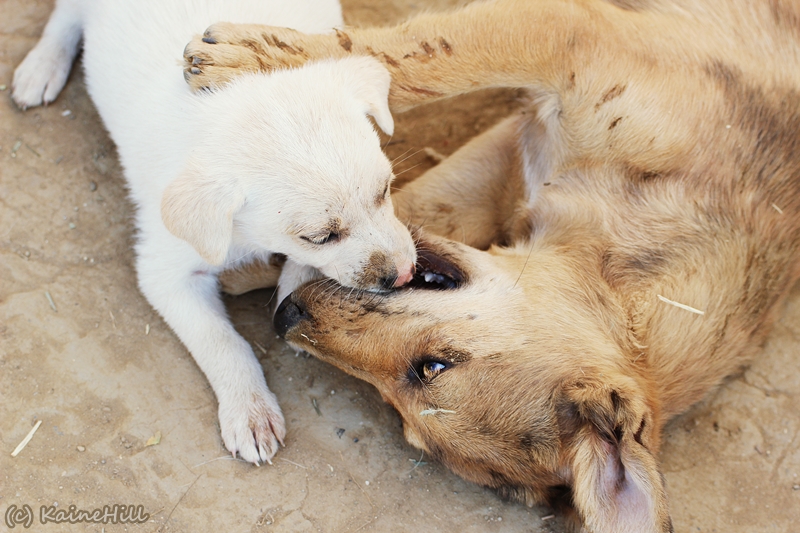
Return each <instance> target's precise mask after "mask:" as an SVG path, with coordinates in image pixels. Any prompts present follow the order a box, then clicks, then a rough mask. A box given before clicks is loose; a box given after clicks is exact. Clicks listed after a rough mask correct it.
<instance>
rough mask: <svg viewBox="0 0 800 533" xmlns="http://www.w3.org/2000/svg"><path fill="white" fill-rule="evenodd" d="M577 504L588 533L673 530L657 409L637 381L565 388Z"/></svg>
mask: <svg viewBox="0 0 800 533" xmlns="http://www.w3.org/2000/svg"><path fill="white" fill-rule="evenodd" d="M564 399H565V400H566V405H563V407H564V408H563V409H561V412H562V414H565V415H566V417H567V418H568V419H569V420H562V422H563V423H564V426H563V427H565V428H566V429H567V431H568V434H569V437H568V439H569V441H570V448H569V450H570V452H569V453H570V454H571V457H570V458H569V460H568V462H569V464H570V466H571V471H572V503H573V505H574V507H575V510H576V511H577V512H578V514H579V515H580V517H581V519H582V521H583V523H584V527H585V528H586V531H587V532H588V533H672V531H673V529H672V522H671V520H670V517H669V510H668V508H667V496H666V490H665V487H664V479H663V477H662V476H661V473H660V471H659V468H658V461H657V460H656V457H655V451H657V448H658V438H659V436H658V435H657V431H656V430H655V428H654V425H653V414H652V412H651V410H650V409H649V408H648V407H647V405H646V404H645V402H644V401H643V400H642V396H641V394H639V393H638V392H637V388H636V387H635V384H633V383H632V381H631V382H630V383H624V384H619V383H618V384H616V385H608V384H602V383H600V382H587V381H585V380H584V381H580V382H576V383H574V384H571V385H568V386H567V387H565V389H564Z"/></svg>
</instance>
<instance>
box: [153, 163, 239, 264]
mask: <svg viewBox="0 0 800 533" xmlns="http://www.w3.org/2000/svg"><path fill="white" fill-rule="evenodd" d="M199 167H200V165H199V164H198V163H196V162H192V163H189V165H187V168H186V170H185V171H184V172H183V173H182V174H181V175H179V176H178V177H177V178H175V180H174V181H173V182H172V183H170V184H169V185H168V186H167V188H166V189H165V190H164V196H162V198H161V218H162V220H163V221H164V225H165V226H166V227H167V229H168V230H169V231H170V232H171V233H172V234H173V235H175V236H176V237H179V238H181V239H183V240H185V241H186V242H188V243H189V244H191V245H192V246H193V247H194V249H195V250H196V251H197V253H198V254H200V257H202V258H203V259H204V260H205V261H207V262H208V263H209V264H211V265H221V264H222V263H223V262H224V261H225V257H226V256H227V255H228V249H229V248H230V246H231V241H232V239H233V216H234V215H235V214H236V212H237V211H238V210H239V209H240V208H241V207H242V205H244V193H243V192H242V191H241V189H240V188H239V186H238V184H237V183H236V182H235V180H232V179H229V178H227V179H226V178H212V177H210V176H208V175H207V174H205V173H204V171H203V170H200V168H199Z"/></svg>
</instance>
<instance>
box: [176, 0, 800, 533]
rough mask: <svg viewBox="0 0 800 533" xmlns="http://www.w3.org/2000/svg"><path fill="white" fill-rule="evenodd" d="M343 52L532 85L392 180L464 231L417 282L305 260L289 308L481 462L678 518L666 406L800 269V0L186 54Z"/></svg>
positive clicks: (290, 333) (448, 84) (663, 520)
mask: <svg viewBox="0 0 800 533" xmlns="http://www.w3.org/2000/svg"><path fill="white" fill-rule="evenodd" d="M347 54H370V55H373V56H375V57H378V58H379V59H381V60H382V61H383V62H384V63H385V64H386V65H387V67H388V68H389V69H390V71H391V72H392V75H393V84H392V89H391V95H390V100H391V103H392V104H393V105H394V107H395V109H405V108H408V107H410V106H414V105H417V104H420V103H423V102H427V101H430V100H434V99H440V98H445V97H448V96H451V95H454V94H458V93H463V92H467V91H472V90H475V89H480V88H484V87H499V86H506V87H527V88H529V89H530V105H528V106H527V107H526V108H525V109H524V110H523V111H521V112H520V113H518V114H516V115H515V116H512V117H510V118H508V119H506V120H505V121H504V122H502V123H500V124H499V125H497V126H495V127H494V128H493V129H492V130H490V131H488V132H487V133H485V134H483V135H481V136H479V137H478V138H476V139H474V140H473V141H472V142H470V143H469V144H467V145H466V146H464V147H463V148H462V149H461V150H460V151H458V152H457V153H456V154H454V155H453V156H451V157H450V158H448V159H447V160H445V161H444V162H443V163H442V164H440V165H439V166H438V167H436V168H434V169H433V170H432V171H429V172H428V173H427V174H426V175H425V176H423V177H422V178H420V179H418V180H417V181H415V182H413V183H412V184H411V185H410V186H409V187H407V188H406V189H405V190H404V191H402V192H401V193H400V194H397V195H396V196H395V202H396V205H397V208H398V210H399V214H400V216H401V219H402V218H405V219H406V220H408V221H409V222H411V223H413V224H416V225H418V226H423V227H424V229H425V231H426V232H427V234H428V235H430V234H438V235H440V236H443V237H447V238H450V239H455V240H457V241H461V242H454V241H451V240H447V239H445V238H441V237H432V236H428V237H425V240H424V241H423V242H422V243H421V245H420V250H419V256H420V261H419V265H418V269H419V273H418V275H417V278H416V279H415V281H414V282H412V285H411V288H407V289H403V290H399V291H396V292H394V293H392V294H389V295H382V296H371V297H357V296H355V295H351V292H350V291H349V290H337V289H334V288H331V287H330V286H327V285H326V286H325V290H321V289H319V287H320V286H319V285H314V284H309V285H307V286H305V287H303V288H301V289H300V290H298V291H296V292H295V293H294V294H293V295H292V296H290V297H289V298H287V300H286V301H284V302H283V304H282V305H281V307H280V309H279V311H278V313H277V315H276V326H277V328H278V330H279V332H281V333H282V334H283V335H284V336H285V338H286V339H287V340H289V341H290V342H292V343H293V344H295V345H297V346H300V347H302V348H304V349H306V350H308V351H309V352H311V353H313V354H315V355H317V356H319V357H320V358H322V359H324V360H326V361H329V362H331V363H333V364H335V365H337V366H339V367H340V368H342V369H344V370H345V371H347V372H349V373H351V374H354V375H355V376H358V377H360V378H362V379H365V380H367V381H369V382H370V383H372V384H374V385H375V386H376V387H377V388H378V389H379V390H380V391H381V393H382V394H383V397H384V398H385V399H386V400H387V401H388V402H390V403H391V404H392V405H394V406H395V407H396V408H397V410H398V411H399V413H400V414H401V416H402V418H403V421H404V426H405V434H406V437H407V438H408V440H409V442H411V443H412V444H414V445H415V446H418V447H419V448H421V449H423V450H426V451H427V452H429V453H430V454H431V455H432V456H434V457H436V458H438V459H439V460H441V461H443V462H444V463H445V464H447V465H448V466H449V467H450V468H452V469H453V470H454V471H455V472H457V473H458V474H460V475H462V476H463V477H465V478H467V479H469V480H472V481H475V482H477V483H481V484H483V485H488V486H491V487H495V488H497V489H499V490H500V491H501V492H502V493H504V494H507V495H509V496H513V497H516V498H519V499H521V500H523V501H527V502H538V501H547V502H550V503H551V504H558V503H559V502H561V503H565V504H566V505H567V506H569V507H572V508H574V509H575V510H576V511H577V514H578V516H579V517H580V519H581V520H582V523H583V525H584V527H585V530H586V531H589V532H592V533H620V532H625V533H642V532H666V531H671V530H672V526H671V523H670V518H669V513H668V509H667V502H666V493H665V487H664V483H663V480H662V477H661V475H660V473H659V467H658V462H657V455H658V449H659V444H660V439H661V431H662V428H663V426H664V424H665V423H666V422H667V421H668V420H669V419H670V417H672V416H674V415H676V414H677V413H680V412H681V411H683V410H685V409H686V408H687V407H689V406H690V405H691V404H692V403H694V402H696V401H697V400H699V399H700V398H701V397H702V396H703V395H704V394H705V393H706V392H707V391H708V390H709V389H710V388H712V387H713V386H715V385H716V384H718V383H719V382H720V380H721V379H722V378H723V377H724V376H726V375H727V374H729V373H731V372H733V371H735V370H736V369H737V368H738V367H740V366H741V365H743V364H745V363H746V362H747V361H748V359H749V358H750V357H751V356H752V355H753V353H754V352H755V351H756V350H758V348H759V346H760V344H761V343H762V341H763V340H764V337H765V335H766V334H767V332H768V331H769V329H770V326H771V324H772V323H773V321H774V320H775V318H776V315H777V313H778V312H779V310H780V303H781V301H782V300H783V298H784V296H785V295H786V294H787V292H788V289H789V288H791V286H792V285H793V283H794V282H795V281H796V280H797V278H798V276H800V261H798V252H800V92H798V91H800V6H798V4H797V3H796V2H794V1H792V0H763V1H761V2H753V1H748V0H727V1H721V0H702V1H701V0H675V1H673V2H670V1H667V0H651V1H647V0H615V1H612V0H609V1H607V2H604V1H600V0H594V1H592V0H586V1H578V0H572V1H569V0H561V1H559V0H540V1H533V0H498V1H497V2H486V3H476V4H471V5H469V6H467V7H466V8H463V9H461V10H458V11H455V12H452V13H448V14H443V15H424V16H421V17H418V18H416V19H413V20H411V21H409V22H406V23H404V24H402V25H400V26H398V27H395V28H383V29H346V30H340V31H337V32H336V34H334V35H330V36H306V35H303V34H299V33H297V32H293V31H291V30H282V29H276V28H262V27H255V26H233V25H227V24H220V25H216V26H213V27H212V28H210V29H209V32H207V34H206V36H205V37H204V38H203V40H202V41H201V40H200V39H196V40H195V41H194V42H193V43H191V44H190V46H189V47H188V48H187V59H188V61H189V62H190V63H191V65H190V66H188V67H187V77H188V78H189V80H190V83H192V84H193V85H194V86H195V87H203V86H210V85H217V84H221V83H224V82H225V81H226V80H227V79H229V78H230V77H232V76H234V75H235V74H236V73H237V72H238V70H239V69H244V70H247V69H251V70H252V69H269V68H273V67H276V66H281V65H296V64H300V63H302V62H304V61H306V60H308V59H310V58H316V57H324V56H342V55H347ZM498 244H499V245H504V247H497V246H493V245H498ZM473 247H474V248H473ZM476 248H488V251H480V250H478V249H476ZM240 281H241V280H240Z"/></svg>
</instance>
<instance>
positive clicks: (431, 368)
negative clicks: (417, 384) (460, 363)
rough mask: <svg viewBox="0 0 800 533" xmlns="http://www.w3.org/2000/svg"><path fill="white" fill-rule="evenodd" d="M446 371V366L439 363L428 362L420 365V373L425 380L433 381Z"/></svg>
mask: <svg viewBox="0 0 800 533" xmlns="http://www.w3.org/2000/svg"><path fill="white" fill-rule="evenodd" d="M446 369H447V366H446V365H445V364H444V363H440V362H439V361H430V362H428V363H425V364H424V365H422V373H423V374H424V376H425V379H433V378H435V377H436V376H438V375H439V374H441V373H442V372H444V371H445V370H446Z"/></svg>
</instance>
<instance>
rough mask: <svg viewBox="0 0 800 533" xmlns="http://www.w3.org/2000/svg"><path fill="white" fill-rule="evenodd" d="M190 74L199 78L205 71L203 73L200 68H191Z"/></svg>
mask: <svg viewBox="0 0 800 533" xmlns="http://www.w3.org/2000/svg"><path fill="white" fill-rule="evenodd" d="M189 72H191V73H192V74H194V75H195V76H198V75H200V74H202V73H203V71H202V70H200V69H199V68H197V67H192V68H190V69H189Z"/></svg>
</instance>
